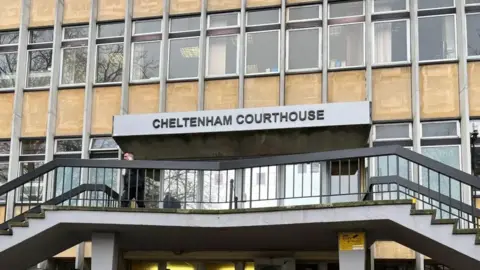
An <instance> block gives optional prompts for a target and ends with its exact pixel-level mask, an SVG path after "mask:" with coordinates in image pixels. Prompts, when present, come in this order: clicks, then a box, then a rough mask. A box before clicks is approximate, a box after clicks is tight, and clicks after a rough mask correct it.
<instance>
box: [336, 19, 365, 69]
mask: <svg viewBox="0 0 480 270" xmlns="http://www.w3.org/2000/svg"><path fill="white" fill-rule="evenodd" d="M354 24H361V25H362V26H363V53H362V55H363V64H362V65H356V66H345V67H330V48H331V46H330V41H331V38H330V28H331V27H335V26H343V25H354ZM365 28H366V22H364V21H362V22H351V23H339V24H329V25H328V29H327V33H328V44H327V47H328V50H327V51H328V56H327V57H328V58H327V59H328V70H342V69H352V68H353V69H355V68H363V67H365V66H366V61H367V56H366V50H367V48H366V47H367V46H366V39H367V37H366V29H365Z"/></svg>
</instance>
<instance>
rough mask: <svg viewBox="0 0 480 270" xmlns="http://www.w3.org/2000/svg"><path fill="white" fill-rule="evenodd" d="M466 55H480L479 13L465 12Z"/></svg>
mask: <svg viewBox="0 0 480 270" xmlns="http://www.w3.org/2000/svg"><path fill="white" fill-rule="evenodd" d="M467 46H468V56H480V13H476V14H467Z"/></svg>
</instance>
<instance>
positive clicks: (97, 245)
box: [92, 233, 119, 270]
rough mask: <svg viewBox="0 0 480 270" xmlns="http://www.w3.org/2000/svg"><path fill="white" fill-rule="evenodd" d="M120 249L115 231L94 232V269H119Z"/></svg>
mask: <svg viewBox="0 0 480 270" xmlns="http://www.w3.org/2000/svg"><path fill="white" fill-rule="evenodd" d="M118 258H119V251H118V246H117V239H116V237H115V234H114V233H93V235H92V270H117V268H118V267H117V266H118Z"/></svg>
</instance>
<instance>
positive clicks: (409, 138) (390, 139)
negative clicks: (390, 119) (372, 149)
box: [372, 122, 413, 142]
mask: <svg viewBox="0 0 480 270" xmlns="http://www.w3.org/2000/svg"><path fill="white" fill-rule="evenodd" d="M399 125H408V138H406V137H405V138H402V137H397V138H380V139H379V138H377V127H378V126H399ZM372 137H373V141H374V142H392V141H404V140H413V128H412V123H408V122H407V123H390V124H376V125H373V131H372Z"/></svg>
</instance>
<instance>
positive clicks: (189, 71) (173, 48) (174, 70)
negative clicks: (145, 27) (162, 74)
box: [168, 37, 200, 79]
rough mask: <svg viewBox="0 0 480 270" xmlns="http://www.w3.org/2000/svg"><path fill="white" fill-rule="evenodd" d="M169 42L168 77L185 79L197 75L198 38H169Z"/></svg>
mask: <svg viewBox="0 0 480 270" xmlns="http://www.w3.org/2000/svg"><path fill="white" fill-rule="evenodd" d="M169 42H170V52H169V53H170V55H169V59H168V78H169V79H185V78H196V77H198V59H199V55H200V49H199V38H198V37H190V38H178V39H170V40H169Z"/></svg>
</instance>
